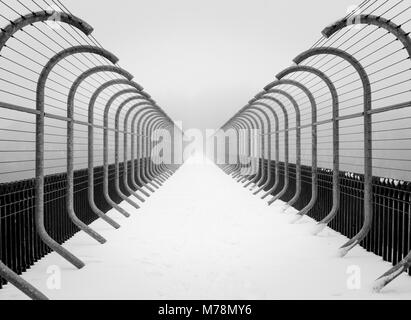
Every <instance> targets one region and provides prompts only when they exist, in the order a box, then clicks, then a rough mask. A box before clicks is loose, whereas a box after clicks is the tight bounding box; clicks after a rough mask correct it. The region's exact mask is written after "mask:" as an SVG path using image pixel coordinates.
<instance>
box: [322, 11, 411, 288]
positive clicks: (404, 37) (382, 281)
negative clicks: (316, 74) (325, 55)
mask: <svg viewBox="0 0 411 320" xmlns="http://www.w3.org/2000/svg"><path fill="white" fill-rule="evenodd" d="M349 24H350V25H351V24H367V25H374V26H377V27H378V28H383V29H385V30H387V31H388V32H390V33H391V34H393V35H394V36H395V37H396V38H397V39H398V40H399V41H401V43H402V44H403V46H404V48H405V50H407V53H408V57H409V58H411V38H410V37H409V33H407V32H405V31H404V30H403V29H402V28H401V26H399V25H396V24H395V23H394V22H392V21H391V20H387V19H385V18H383V17H380V16H375V15H357V16H355V17H353V18H352V19H351V21H350V22H349V21H348V19H341V20H339V21H337V22H335V23H333V24H332V25H331V26H329V27H327V28H325V29H324V30H323V31H322V34H323V35H324V36H325V37H326V38H329V37H331V36H332V35H333V34H335V33H336V32H338V31H339V30H342V29H344V28H345V27H347V26H348V25H349ZM410 267H411V252H409V253H408V255H407V256H406V257H405V258H404V259H403V260H402V261H400V262H399V263H398V264H397V265H396V266H394V267H393V268H391V269H390V270H389V271H388V272H386V273H385V274H383V275H382V276H381V277H380V278H378V279H377V280H376V281H375V284H374V288H373V289H374V291H376V292H379V291H381V290H382V289H383V288H384V287H385V286H386V285H387V284H389V283H390V282H391V281H393V280H394V279H396V278H397V277H398V276H399V275H400V274H401V273H403V272H406V271H407V270H408V269H409V268H410Z"/></svg>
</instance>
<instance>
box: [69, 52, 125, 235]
mask: <svg viewBox="0 0 411 320" xmlns="http://www.w3.org/2000/svg"><path fill="white" fill-rule="evenodd" d="M113 57H114V56H113ZM109 60H110V59H109ZM111 62H112V63H114V64H115V63H116V62H117V61H116V60H115V59H111ZM101 72H112V73H116V74H119V75H121V76H124V77H126V78H129V79H130V78H132V75H131V74H129V73H128V72H127V71H125V70H123V69H120V68H118V67H116V66H112V65H105V66H97V67H94V68H91V69H89V70H87V71H85V72H84V73H82V74H81V75H80V76H79V77H77V79H76V80H75V81H74V83H73V84H72V86H71V88H70V91H69V95H68V98H67V117H68V118H69V119H71V118H73V117H74V99H75V96H76V93H77V90H78V89H79V88H80V86H81V84H82V83H83V81H85V80H86V79H87V78H88V77H91V76H92V75H94V74H97V73H101ZM89 111H90V110H89ZM88 123H89V126H88V202H89V205H90V208H91V210H92V211H93V213H94V214H96V215H97V216H98V217H100V218H101V219H103V220H104V221H106V222H107V223H108V224H110V225H111V226H113V227H114V228H116V229H118V228H120V225H119V224H118V223H117V222H115V221H114V220H113V219H111V218H109V217H108V216H107V215H106V214H104V213H103V212H102V211H101V210H100V209H99V208H98V207H97V205H96V203H95V201H94V148H93V145H94V143H93V139H94V117H93V112H91V113H90V112H89V115H88ZM67 125H68V130H67V138H68V140H70V141H68V144H69V145H70V150H69V147H68V150H67V161H68V162H69V163H70V164H68V166H67V167H68V170H67V174H68V177H70V179H73V135H74V128H73V126H74V124H73V123H72V122H69V123H68V124H67ZM67 198H68V199H69V200H68V201H71V202H73V180H71V187H70V194H69V195H68V197H67ZM71 208H72V204H71Z"/></svg>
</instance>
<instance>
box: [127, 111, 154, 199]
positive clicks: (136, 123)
mask: <svg viewBox="0 0 411 320" xmlns="http://www.w3.org/2000/svg"><path fill="white" fill-rule="evenodd" d="M151 113H156V114H159V113H160V111H159V109H158V108H157V107H144V108H141V109H140V110H138V112H136V114H135V115H134V117H133V121H132V127H135V128H136V129H137V138H138V145H140V146H141V147H138V148H137V157H138V159H140V162H141V170H137V172H138V179H139V180H140V181H141V182H142V183H143V185H144V186H145V187H146V188H147V189H148V190H149V191H151V192H154V190H153V189H151V188H150V187H149V186H148V185H150V186H152V187H154V188H155V189H158V188H159V186H158V185H157V184H156V183H155V182H154V181H153V180H151V179H150V178H149V177H147V175H146V173H147V170H146V169H147V165H148V163H147V159H145V155H146V143H145V141H144V138H145V136H144V132H142V131H141V130H142V127H141V124H142V121H143V120H144V119H145V117H146V116H147V115H149V114H151ZM139 116H140V117H139ZM140 131H141V133H140ZM140 149H141V150H140ZM140 151H141V153H140ZM140 156H141V158H140Z"/></svg>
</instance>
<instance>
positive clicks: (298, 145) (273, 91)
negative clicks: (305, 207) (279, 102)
mask: <svg viewBox="0 0 411 320" xmlns="http://www.w3.org/2000/svg"><path fill="white" fill-rule="evenodd" d="M282 84H284V83H283V80H279V81H276V82H273V83H271V89H270V90H268V91H263V92H261V93H260V94H259V95H257V97H264V96H266V95H269V94H279V95H282V96H284V97H285V98H286V99H288V100H289V101H290V102H291V104H292V106H293V108H294V112H295V125H296V132H295V148H296V150H295V155H296V156H295V158H296V159H295V162H296V163H295V170H296V179H295V180H296V182H295V184H296V188H295V189H296V190H295V194H294V197H293V198H292V199H291V200H290V201H288V203H287V204H286V206H285V207H284V211H285V210H287V209H288V208H290V207H291V206H293V205H294V204H295V203H296V202H297V201H298V199H299V198H300V195H301V183H302V182H301V113H300V108H299V106H298V103H297V101H296V100H295V99H294V98H293V96H292V95H290V94H289V93H288V92H286V91H284V90H280V89H274V88H276V87H277V86H280V85H282Z"/></svg>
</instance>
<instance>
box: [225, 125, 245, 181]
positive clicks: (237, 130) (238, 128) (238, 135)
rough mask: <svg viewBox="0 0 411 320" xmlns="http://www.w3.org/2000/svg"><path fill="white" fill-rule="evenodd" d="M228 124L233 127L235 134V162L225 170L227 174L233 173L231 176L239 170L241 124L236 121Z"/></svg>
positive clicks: (235, 174)
mask: <svg viewBox="0 0 411 320" xmlns="http://www.w3.org/2000/svg"><path fill="white" fill-rule="evenodd" d="M230 126H231V127H232V128H234V131H235V133H236V136H237V164H236V165H235V166H234V167H233V168H231V169H230V170H228V171H227V174H229V175H231V174H233V177H236V176H237V175H238V174H239V172H241V159H240V150H239V149H240V146H241V140H240V130H241V128H242V127H241V126H240V125H239V124H238V123H235V122H234V123H231V124H230Z"/></svg>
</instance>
